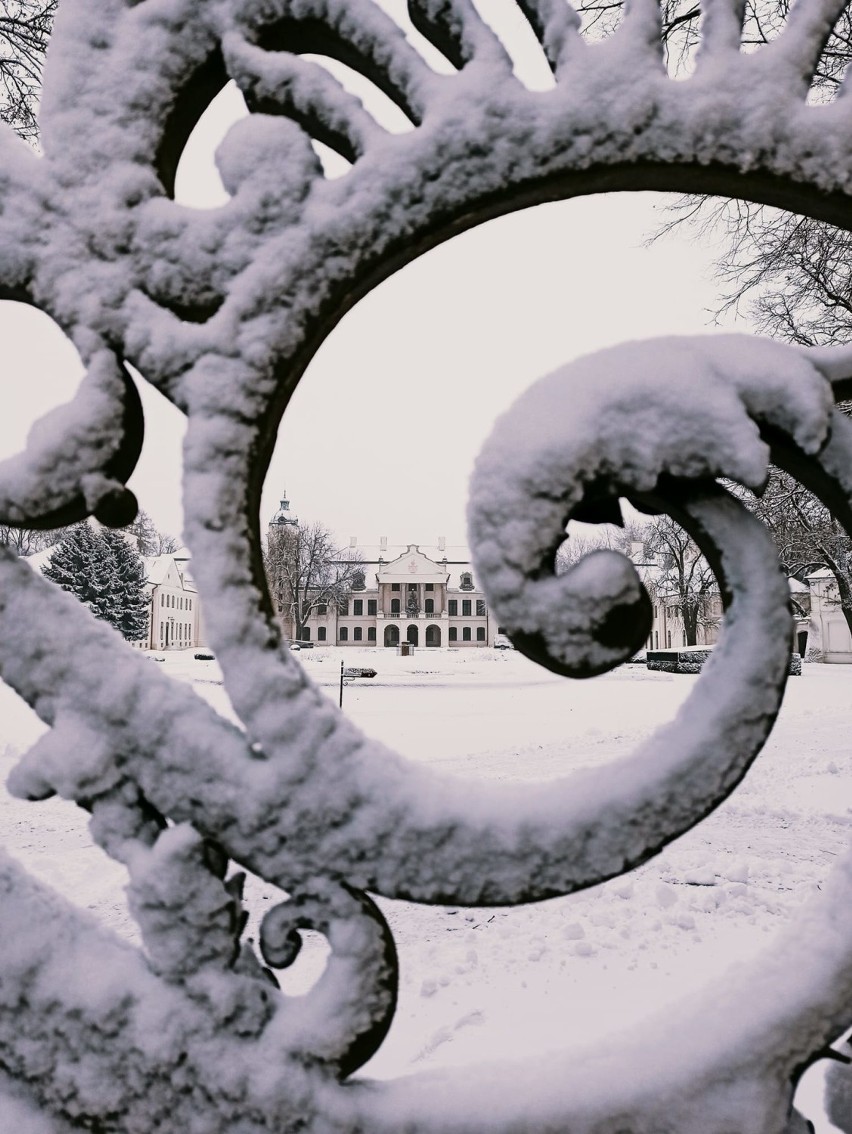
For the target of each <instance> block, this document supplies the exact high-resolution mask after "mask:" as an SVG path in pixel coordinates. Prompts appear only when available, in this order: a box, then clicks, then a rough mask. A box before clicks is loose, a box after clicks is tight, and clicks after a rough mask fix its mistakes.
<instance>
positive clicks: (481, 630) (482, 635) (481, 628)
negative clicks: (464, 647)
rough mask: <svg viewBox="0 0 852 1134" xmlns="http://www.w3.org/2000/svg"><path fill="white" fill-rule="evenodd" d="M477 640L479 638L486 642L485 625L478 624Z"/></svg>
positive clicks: (479, 640) (478, 640)
mask: <svg viewBox="0 0 852 1134" xmlns="http://www.w3.org/2000/svg"><path fill="white" fill-rule="evenodd" d="M476 640H477V642H484V641H485V627H484V626H477V628H476Z"/></svg>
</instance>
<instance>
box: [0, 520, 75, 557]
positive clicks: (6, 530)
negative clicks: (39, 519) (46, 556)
mask: <svg viewBox="0 0 852 1134" xmlns="http://www.w3.org/2000/svg"><path fill="white" fill-rule="evenodd" d="M70 530H71V529H70V528H50V529H49V530H47V531H42V530H40V529H36V528H17V527H14V526H13V525H11V524H0V544H3V545H4V546H5V547H12V548H14V550H15V551H16V552H17V553H18V555H23V556H28V555H35V554H37V552H39V551H46V550H47V549H48V548H49V547H53V545H54V544H56V543H59V541H60V540H61V539H64V538H65V536H66V535H67V534H68V532H69V531H70Z"/></svg>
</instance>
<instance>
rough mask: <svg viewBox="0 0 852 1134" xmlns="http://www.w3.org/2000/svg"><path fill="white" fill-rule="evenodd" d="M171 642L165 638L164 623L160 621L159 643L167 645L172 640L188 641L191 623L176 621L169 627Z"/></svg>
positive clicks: (190, 634) (190, 635)
mask: <svg viewBox="0 0 852 1134" xmlns="http://www.w3.org/2000/svg"><path fill="white" fill-rule="evenodd" d="M171 633H172V637H171V642H168V641H167V640H166V637H167V635H166V623H165V622H161V623H160V645H161V646H168V645H171V644H172V643H174V642H181V643H184V644H186V643H189V642H190V641H191V639H192V623H190V622H176V623H175V624H174V626H172V627H171Z"/></svg>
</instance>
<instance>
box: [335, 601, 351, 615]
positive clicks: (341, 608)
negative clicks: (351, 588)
mask: <svg viewBox="0 0 852 1134" xmlns="http://www.w3.org/2000/svg"><path fill="white" fill-rule="evenodd" d="M337 609H338V612H339V613H340V614H348V613H349V599H341V600H340V602H339V603H338V604H337Z"/></svg>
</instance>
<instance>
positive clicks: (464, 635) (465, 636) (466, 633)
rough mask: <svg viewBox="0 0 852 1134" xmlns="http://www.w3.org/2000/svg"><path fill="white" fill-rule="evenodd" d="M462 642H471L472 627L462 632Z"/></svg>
mask: <svg viewBox="0 0 852 1134" xmlns="http://www.w3.org/2000/svg"><path fill="white" fill-rule="evenodd" d="M462 641H463V642H469V641H470V627H469V626H465V628H464V630H462Z"/></svg>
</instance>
